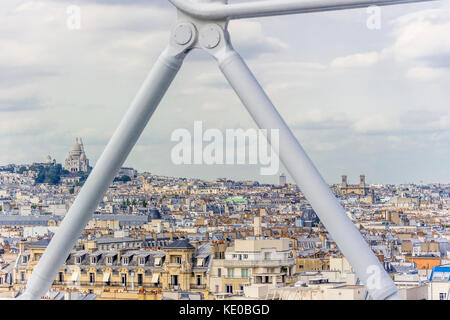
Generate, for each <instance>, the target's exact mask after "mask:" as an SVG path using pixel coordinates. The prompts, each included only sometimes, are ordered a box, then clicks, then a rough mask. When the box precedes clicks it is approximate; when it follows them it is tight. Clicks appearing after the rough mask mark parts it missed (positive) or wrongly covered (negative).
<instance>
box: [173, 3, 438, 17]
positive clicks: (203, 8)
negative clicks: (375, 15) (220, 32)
mask: <svg viewBox="0 0 450 320" xmlns="http://www.w3.org/2000/svg"><path fill="white" fill-rule="evenodd" d="M169 1H170V2H171V3H172V4H173V5H174V6H175V7H177V8H178V9H179V10H181V11H184V12H186V13H188V14H189V15H191V16H194V17H197V18H200V19H208V20H215V19H219V20H220V19H242V18H254V17H264V16H274V15H284V14H298V13H310V12H321V11H334V10H344V9H355V8H364V7H368V6H371V5H377V6H387V5H395V4H405V3H413V2H428V1H435V0H278V1H277V0H266V1H251V2H244V3H236V4H224V3H217V2H196V1H192V0H169ZM197 1H198V0H197Z"/></svg>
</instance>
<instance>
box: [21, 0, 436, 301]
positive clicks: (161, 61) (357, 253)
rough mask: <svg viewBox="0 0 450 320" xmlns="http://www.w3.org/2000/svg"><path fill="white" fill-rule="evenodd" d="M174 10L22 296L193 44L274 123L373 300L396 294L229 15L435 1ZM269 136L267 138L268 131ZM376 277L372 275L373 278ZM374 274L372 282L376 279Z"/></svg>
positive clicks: (286, 160) (37, 291)
mask: <svg viewBox="0 0 450 320" xmlns="http://www.w3.org/2000/svg"><path fill="white" fill-rule="evenodd" d="M169 1H170V2H171V3H172V4H173V5H174V6H175V7H176V8H177V10H178V17H177V21H176V23H175V25H174V27H173V29H172V33H171V37H170V41H169V44H168V46H167V48H166V49H165V50H164V51H163V52H162V54H161V55H160V57H159V58H158V60H157V61H156V63H155V65H154V66H153V69H152V70H151V72H150V74H149V75H148V77H147V78H146V80H145V82H144V84H143V85H142V87H141V89H140V90H139V92H138V94H137V96H136V97H135V98H134V100H133V102H132V104H131V106H130V108H129V110H128V111H127V113H126V114H125V116H124V118H123V119H122V122H121V123H120V125H119V127H118V128H117V130H116V131H115V133H114V134H113V136H112V137H111V139H110V141H109V142H108V144H107V146H106V148H105V150H104V151H103V153H102V155H101V156H100V158H99V160H98V162H97V164H96V166H95V168H94V169H93V170H92V172H91V174H90V175H89V178H88V179H87V181H86V183H85V184H84V186H83V188H82V189H81V190H80V192H79V194H78V196H77V198H76V199H75V201H74V203H73V204H72V206H71V208H70V210H69V212H68V213H67V215H66V216H65V218H64V220H63V222H62V223H61V225H60V226H59V228H58V231H57V232H56V234H55V235H54V237H53V239H52V241H51V242H50V244H49V245H48V247H47V249H46V250H45V252H44V254H43V255H42V257H41V258H40V260H39V263H38V264H37V266H36V267H35V269H34V271H33V273H32V275H31V277H30V279H29V280H28V283H27V286H26V290H25V292H24V294H23V295H21V296H20V297H19V299H39V298H40V297H42V296H43V295H45V294H46V292H47V291H48V290H49V289H50V287H51V285H52V282H53V280H54V279H55V277H56V274H57V273H58V271H59V270H60V268H61V267H62V266H63V264H64V262H65V260H66V258H67V257H68V255H69V253H70V251H71V250H72V248H73V247H74V245H75V243H76V240H77V239H78V237H79V236H80V234H81V232H82V231H83V229H84V228H85V226H86V224H87V223H88V221H89V220H90V219H91V217H92V214H93V212H94V210H95V209H96V207H97V206H98V204H99V202H100V200H101V199H102V197H103V195H104V194H105V192H106V191H107V189H108V187H109V185H110V184H111V182H112V181H113V179H114V177H115V175H116V174H117V172H118V171H119V169H120V167H121V166H122V164H123V163H124V161H125V159H126V158H127V156H128V154H129V153H130V151H131V149H132V148H133V146H134V145H135V143H136V141H137V139H138V138H139V136H140V134H141V133H142V131H143V129H144V128H145V126H146V125H147V123H148V121H149V119H150V117H151V116H152V114H153V112H154V111H155V109H156V107H157V106H158V104H159V102H160V101H161V99H162V98H163V96H164V94H165V92H166V91H167V89H168V88H169V86H170V84H171V82H172V80H173V79H174V78H175V76H176V74H177V72H178V70H179V69H180V67H181V65H182V63H183V60H184V58H185V57H186V56H187V54H188V53H189V52H190V51H191V50H193V49H194V48H197V49H202V50H204V51H206V52H208V53H209V54H210V55H212V56H213V57H214V58H215V59H216V60H217V63H218V65H219V68H220V70H221V71H222V73H223V74H224V76H225V78H226V79H227V80H228V82H229V83H230V85H231V87H232V88H233V89H234V91H235V92H236V93H237V95H238V96H239V98H240V99H241V101H242V103H243V104H244V105H245V107H246V108H247V110H248V112H249V113H250V115H251V116H252V118H253V120H254V121H255V122H256V124H257V125H258V126H259V128H260V129H266V130H268V131H269V130H271V129H277V130H279V137H280V142H281V143H280V150H279V157H280V159H281V161H282V162H283V164H284V166H285V167H286V168H287V170H288V172H289V173H290V175H291V176H292V177H293V179H294V180H295V182H296V183H297V185H298V186H299V187H300V189H301V190H302V192H303V193H304V195H305V196H306V198H307V199H308V200H309V202H310V203H311V205H312V207H313V209H314V211H315V212H316V213H317V215H318V216H319V218H320V220H321V221H322V223H323V224H324V226H325V227H326V228H327V230H328V231H329V233H330V235H331V237H332V238H333V239H334V240H335V241H336V243H337V245H338V246H339V248H340V250H341V251H342V253H343V254H344V255H345V257H346V258H347V259H348V261H349V262H350V264H351V265H352V267H353V269H354V270H355V271H356V274H357V276H358V277H359V279H361V282H362V283H364V284H365V285H366V288H367V291H368V293H369V295H370V296H371V297H372V298H373V299H376V300H378V299H399V296H398V293H397V288H396V286H395V285H394V282H393V281H392V279H391V278H390V277H389V275H388V274H387V273H386V271H385V270H384V268H383V266H382V265H381V264H380V262H379V261H378V259H377V258H376V257H375V255H374V253H373V252H372V250H371V249H370V247H369V246H368V244H367V243H366V241H365V240H364V238H363V237H362V235H361V233H360V232H359V231H358V229H357V228H356V227H355V225H354V224H353V223H352V221H351V220H350V219H349V218H348V217H347V215H346V213H345V211H344V209H343V208H342V206H341V205H340V204H339V202H338V200H337V199H336V198H335V196H334V195H333V193H332V192H331V190H330V188H329V187H328V185H327V183H326V182H325V181H324V179H323V178H322V177H321V175H320V173H319V171H318V170H317V169H316V167H315V166H314V164H313V163H312V162H311V160H310V158H309V157H308V155H307V154H306V153H305V151H304V150H303V148H302V146H301V145H300V143H299V142H298V141H297V139H296V138H295V136H294V134H293V133H292V131H291V130H290V129H289V127H288V126H287V125H286V123H285V122H284V120H283V119H282V118H281V116H280V114H279V113H278V111H277V110H276V109H275V107H274V106H273V104H272V102H271V101H270V99H269V98H268V96H267V95H266V94H265V92H264V91H263V89H262V88H261V86H260V85H259V83H258V81H257V80H256V79H255V77H254V76H253V74H252V73H251V71H250V70H249V68H248V67H247V65H246V64H245V62H244V60H243V59H242V58H241V57H240V55H239V54H238V53H237V52H236V51H235V50H234V49H233V47H232V45H231V42H230V35H229V33H228V21H229V20H232V19H243V18H254V17H262V16H276V15H287V14H297V13H310V12H320V11H332V10H344V9H353V8H363V7H367V6H370V5H378V6H384V5H394V4H405V3H411V2H423V1H432V0H304V1H299V0H266V1H253V2H245V3H239V4H228V0H169ZM267 138H268V140H269V142H270V138H271V137H270V136H269V135H268V136H267ZM374 277H375V278H374ZM373 280H375V281H373Z"/></svg>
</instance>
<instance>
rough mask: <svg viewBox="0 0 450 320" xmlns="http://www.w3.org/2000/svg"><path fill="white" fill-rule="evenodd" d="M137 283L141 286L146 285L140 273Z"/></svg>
mask: <svg viewBox="0 0 450 320" xmlns="http://www.w3.org/2000/svg"><path fill="white" fill-rule="evenodd" d="M137 282H138V285H139V286H142V284H143V283H144V281H143V276H142V273H138V275H137Z"/></svg>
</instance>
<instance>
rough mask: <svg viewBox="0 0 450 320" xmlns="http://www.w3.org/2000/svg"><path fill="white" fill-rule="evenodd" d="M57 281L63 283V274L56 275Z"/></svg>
mask: <svg viewBox="0 0 450 320" xmlns="http://www.w3.org/2000/svg"><path fill="white" fill-rule="evenodd" d="M58 281H59V282H64V273H63V272H59V273H58Z"/></svg>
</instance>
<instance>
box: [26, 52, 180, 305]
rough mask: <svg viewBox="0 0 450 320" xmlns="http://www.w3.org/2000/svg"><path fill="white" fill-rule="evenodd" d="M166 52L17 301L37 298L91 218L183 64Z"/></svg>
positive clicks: (157, 63) (42, 292)
mask: <svg viewBox="0 0 450 320" xmlns="http://www.w3.org/2000/svg"><path fill="white" fill-rule="evenodd" d="M170 51H171V50H170V48H168V49H166V50H165V51H164V52H163V53H162V54H161V56H160V57H159V59H158V60H157V62H156V63H155V65H154V67H153V68H152V70H151V72H150V74H149V75H148V76H147V78H146V80H145V82H144V84H143V85H142V87H141V88H140V90H139V92H138V93H137V95H136V97H135V98H134V101H133V102H132V104H131V106H130V108H129V109H128V111H127V113H126V114H125V116H124V118H123V119H122V121H121V123H120V125H119V127H118V128H117V129H116V131H115V133H114V134H113V136H112V137H111V139H110V141H109V143H108V145H107V146H106V148H105V150H104V151H103V153H102V155H101V156H100V158H99V159H98V161H97V164H96V165H95V168H94V169H93V170H92V172H91V174H90V175H89V178H88V179H87V181H86V182H85V184H84V186H83V187H82V189H81V190H80V193H79V194H78V196H77V198H76V199H75V201H74V203H73V204H72V206H71V208H70V210H69V211H68V212H67V214H66V216H65V218H64V220H63V221H62V223H61V225H60V226H59V228H58V231H57V232H56V234H55V235H54V237H53V238H52V240H51V241H50V243H49V245H48V247H47V249H46V250H45V252H44V254H43V255H42V257H41V258H40V260H39V263H38V264H37V266H36V268H35V269H34V271H33V273H32V275H31V277H30V279H29V280H28V283H27V287H26V290H25V293H24V294H23V295H22V296H20V299H39V298H40V297H41V296H43V295H44V294H45V293H46V292H47V291H48V290H49V289H50V287H51V285H52V283H53V281H54V279H55V277H56V274H57V272H58V271H59V270H60V268H61V267H62V265H63V264H64V262H65V260H66V259H67V257H68V255H69V253H70V251H71V250H72V249H73V247H74V245H75V243H76V240H77V239H78V238H79V237H80V235H81V232H82V231H83V229H84V228H85V226H86V224H87V223H88V221H89V220H90V219H91V217H92V215H93V212H94V211H95V209H96V208H97V206H98V204H99V202H100V200H101V199H102V197H103V196H104V194H105V193H106V191H107V189H108V187H109V186H110V184H111V182H112V180H113V179H114V177H115V175H116V174H117V172H118V170H119V169H120V167H121V166H122V164H123V163H124V161H125V159H126V158H127V156H128V154H129V153H130V151H131V149H132V148H133V146H134V145H135V144H136V141H137V140H138V138H139V136H140V135H141V133H142V131H143V130H144V128H145V126H146V124H147V123H148V121H149V120H150V117H151V116H152V114H153V112H154V111H155V109H156V107H157V106H158V104H159V102H160V101H161V99H162V97H163V96H164V94H165V92H166V91H167V89H168V88H169V86H170V84H171V82H172V80H173V79H174V77H175V75H176V74H177V72H178V70H179V69H180V67H181V64H182V62H183V58H184V54H180V55H172V54H171V53H170Z"/></svg>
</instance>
